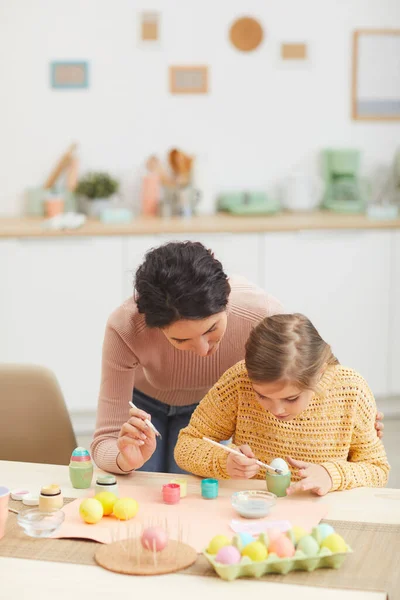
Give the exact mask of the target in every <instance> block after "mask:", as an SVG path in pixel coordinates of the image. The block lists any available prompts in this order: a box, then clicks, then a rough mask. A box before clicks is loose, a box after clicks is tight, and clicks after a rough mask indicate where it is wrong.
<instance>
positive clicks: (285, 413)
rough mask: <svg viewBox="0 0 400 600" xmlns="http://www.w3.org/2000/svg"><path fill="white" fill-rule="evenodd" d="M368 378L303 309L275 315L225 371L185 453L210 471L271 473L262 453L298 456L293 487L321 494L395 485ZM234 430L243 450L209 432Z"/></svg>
mask: <svg viewBox="0 0 400 600" xmlns="http://www.w3.org/2000/svg"><path fill="white" fill-rule="evenodd" d="M375 416H376V404H375V400H374V397H373V394H372V392H371V390H370V389H369V387H368V384H367V383H366V381H365V380H364V379H363V377H362V376H361V375H359V374H358V373H356V372H355V371H354V370H353V369H350V368H347V367H344V366H342V365H341V364H340V363H339V362H338V360H337V358H336V357H335V356H334V354H333V353H332V350H331V347H330V346H329V345H328V344H327V343H326V342H325V341H324V340H323V339H322V338H321V336H320V335H319V333H318V331H317V330H316V329H315V327H314V326H313V325H312V323H311V322H310V321H309V320H308V319H307V318H306V317H305V316H303V315H300V314H291V315H290V314H279V315H274V316H270V317H267V318H265V319H264V320H263V321H261V323H260V324H259V325H258V326H256V327H255V328H254V329H253V330H252V332H251V333H250V336H249V338H248V341H247V344H246V351H245V360H244V361H241V362H238V363H237V364H236V365H235V366H233V367H232V368H230V369H229V370H228V371H226V373H225V374H224V375H223V376H222V377H221V379H220V380H219V381H218V382H217V383H216V384H215V385H214V387H213V388H212V389H211V390H210V391H209V392H208V394H207V395H206V396H205V398H204V399H203V400H202V401H201V402H200V404H199V406H198V407H197V409H196V410H195V412H194V413H193V415H192V418H191V420H190V423H189V425H188V426H187V427H186V428H185V429H183V430H182V431H181V432H180V435H179V438H178V442H177V445H176V447H175V459H176V462H177V464H178V465H179V466H180V467H181V468H182V469H186V470H187V471H190V472H192V473H194V474H196V475H200V476H202V477H216V478H220V479H227V478H244V479H249V478H252V477H256V478H260V479H261V478H264V477H265V471H263V470H262V469H260V467H259V466H258V465H257V463H256V458H257V459H259V460H261V461H263V462H266V463H270V462H271V461H272V460H273V459H274V458H277V457H281V458H284V459H286V460H287V461H288V463H289V466H290V470H291V472H292V484H291V487H290V488H289V489H288V494H291V493H293V492H294V491H300V490H311V491H313V492H314V493H316V494H318V495H324V494H326V493H328V492H330V491H335V490H345V489H351V488H355V487H360V486H369V487H381V486H384V485H385V484H386V483H387V479H388V473H389V468H390V467H389V464H388V461H387V458H386V453H385V450H384V447H383V444H382V442H381V441H380V440H379V439H378V437H377V436H376V432H375V427H374V421H375ZM203 436H206V437H208V438H211V439H213V440H216V441H220V440H226V439H229V438H231V437H232V440H233V444H234V446H236V447H238V448H239V449H240V450H241V453H242V454H243V456H238V455H234V454H228V453H227V452H225V451H224V450H223V449H219V448H217V447H215V446H212V445H211V444H209V443H208V442H206V441H204V440H203V439H202V438H203Z"/></svg>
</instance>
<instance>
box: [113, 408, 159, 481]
mask: <svg viewBox="0 0 400 600" xmlns="http://www.w3.org/2000/svg"><path fill="white" fill-rule="evenodd" d="M129 414H130V418H129V419H128V421H127V422H126V423H124V424H123V425H122V427H121V431H120V432H119V435H118V441H117V447H118V450H119V452H120V453H119V454H118V456H117V465H118V466H119V468H120V469H122V471H132V469H139V468H140V467H142V466H143V465H144V463H145V462H146V461H148V460H149V458H150V456H151V455H152V454H153V452H154V450H155V449H156V436H155V433H154V431H153V430H152V429H151V428H150V427H148V426H147V425H146V423H145V419H151V417H150V415H148V414H147V413H146V412H144V411H143V410H139V409H138V408H131V409H130V411H129Z"/></svg>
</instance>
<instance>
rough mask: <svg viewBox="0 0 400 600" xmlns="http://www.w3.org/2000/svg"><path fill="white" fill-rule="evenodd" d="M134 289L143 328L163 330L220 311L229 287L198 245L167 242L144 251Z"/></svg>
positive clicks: (219, 267) (218, 266) (207, 252)
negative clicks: (143, 323) (182, 320)
mask: <svg viewBox="0 0 400 600" xmlns="http://www.w3.org/2000/svg"><path fill="white" fill-rule="evenodd" d="M135 290H136V304H137V307H138V310H139V312H140V313H142V314H144V316H145V320H146V325H147V326H148V327H160V328H163V327H167V326H168V325H171V324H172V323H174V322H176V321H179V320H180V319H205V318H207V317H210V316H211V315H215V314H217V313H220V312H222V311H223V310H225V308H226V305H227V304H228V298H229V294H230V291H231V288H230V285H229V282H228V277H227V275H226V274H225V273H224V270H223V268H222V265H221V263H220V262H219V260H217V259H216V258H214V256H213V254H212V252H211V250H207V249H206V248H205V247H204V246H203V244H200V242H170V243H168V244H165V245H163V246H160V247H159V248H153V249H152V250H150V251H149V252H147V254H146V256H145V260H144V262H143V264H141V265H140V267H139V268H138V270H137V271H136V277H135Z"/></svg>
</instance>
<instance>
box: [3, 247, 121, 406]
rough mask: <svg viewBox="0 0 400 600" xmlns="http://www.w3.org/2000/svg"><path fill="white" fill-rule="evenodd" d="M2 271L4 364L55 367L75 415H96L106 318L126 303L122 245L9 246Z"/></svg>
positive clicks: (5, 249)
mask: <svg viewBox="0 0 400 600" xmlns="http://www.w3.org/2000/svg"><path fill="white" fill-rule="evenodd" d="M5 259H6V261H10V262H8V263H7V265H6V266H4V260H5ZM3 272H5V273H6V276H5V277H6V279H5V280H4V278H3ZM0 274H1V277H2V284H1V285H2V288H1V295H0V296H1V300H0V309H1V316H0V319H1V330H2V332H3V327H4V330H5V331H6V335H5V336H4V337H3V333H2V334H1V337H0V360H2V361H4V362H18V363H24V362H25V363H36V364H42V365H45V366H47V367H49V368H50V369H52V370H53V371H54V372H55V374H56V376H57V378H58V380H59V382H60V385H61V388H62V390H63V392H64V395H65V399H66V402H67V405H68V408H69V409H70V410H74V411H86V410H94V409H95V408H96V405H97V394H98V389H99V383H100V365H101V350H102V342H103V335H104V329H105V325H106V321H107V318H108V316H109V314H110V313H111V312H112V310H114V309H115V308H116V307H117V306H118V305H119V304H120V303H121V301H122V290H123V280H122V240H121V239H119V238H117V237H115V238H103V237H93V238H76V237H75V238H61V239H56V240H53V239H48V240H35V239H24V240H12V241H10V242H6V243H5V245H4V244H3V242H2V243H1V244H0Z"/></svg>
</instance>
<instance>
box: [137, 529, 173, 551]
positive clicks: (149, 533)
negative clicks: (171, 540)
mask: <svg viewBox="0 0 400 600" xmlns="http://www.w3.org/2000/svg"><path fill="white" fill-rule="evenodd" d="M140 541H141V542H142V546H143V548H145V549H146V550H155V551H156V552H161V550H164V548H166V546H167V544H168V534H167V532H166V531H165V529H163V528H162V527H147V529H145V530H144V531H143V533H142V537H141V538H140Z"/></svg>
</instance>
